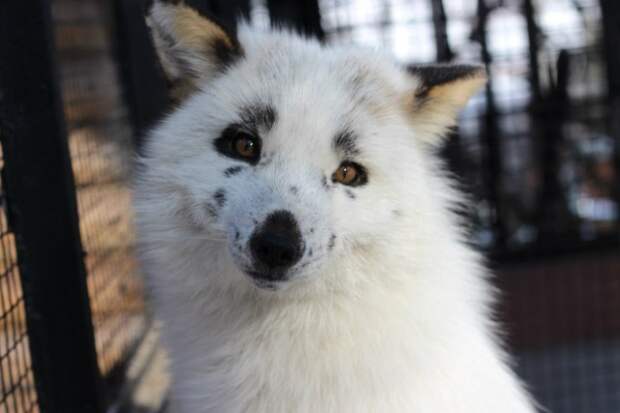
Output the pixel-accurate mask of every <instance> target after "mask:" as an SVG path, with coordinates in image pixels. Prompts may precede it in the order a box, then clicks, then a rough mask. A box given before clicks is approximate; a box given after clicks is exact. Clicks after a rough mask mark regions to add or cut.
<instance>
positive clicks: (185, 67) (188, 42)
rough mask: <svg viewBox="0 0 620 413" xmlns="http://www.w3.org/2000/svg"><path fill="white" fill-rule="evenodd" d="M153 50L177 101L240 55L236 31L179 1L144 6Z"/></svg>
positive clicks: (241, 52)
mask: <svg viewBox="0 0 620 413" xmlns="http://www.w3.org/2000/svg"><path fill="white" fill-rule="evenodd" d="M145 17H146V23H147V25H148V27H149V28H150V29H151V37H152V38H153V44H154V46H155V51H156V52H157V56H158V57H159V60H160V62H161V66H162V67H163V69H164V72H165V74H166V76H167V77H168V80H169V81H170V83H171V85H172V93H173V97H174V98H176V99H178V100H180V99H182V98H184V97H185V96H186V95H188V94H190V93H191V92H192V90H194V89H195V88H196V87H197V85H198V83H199V82H200V81H201V80H205V79H209V78H211V77H213V76H214V75H215V74H216V73H217V72H218V71H221V70H222V69H225V68H226V67H227V66H229V65H231V64H232V63H233V62H234V61H235V60H236V59H238V58H240V57H242V56H243V50H242V48H241V45H240V44H239V42H238V40H237V37H236V35H235V33H233V32H232V31H231V30H227V29H225V28H224V27H223V26H222V25H220V24H218V23H217V22H215V21H214V20H213V19H211V18H208V17H205V16H203V15H201V14H199V13H198V12H197V11H196V10H194V9H192V8H191V7H188V6H187V5H185V4H184V3H183V1H182V0H154V1H151V2H150V4H149V5H148V6H147V7H146V16H145Z"/></svg>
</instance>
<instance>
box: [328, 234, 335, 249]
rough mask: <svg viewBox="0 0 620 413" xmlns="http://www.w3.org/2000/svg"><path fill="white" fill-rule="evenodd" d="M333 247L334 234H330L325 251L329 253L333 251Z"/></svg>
mask: <svg viewBox="0 0 620 413" xmlns="http://www.w3.org/2000/svg"><path fill="white" fill-rule="evenodd" d="M334 245H336V234H332V236H331V237H329V242H328V243H327V249H328V250H330V251H331V250H333V249H334Z"/></svg>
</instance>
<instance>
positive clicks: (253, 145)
mask: <svg viewBox="0 0 620 413" xmlns="http://www.w3.org/2000/svg"><path fill="white" fill-rule="evenodd" d="M214 144H215V148H216V149H217V151H218V152H219V153H221V154H222V155H226V156H228V157H230V158H234V159H239V160H242V161H246V162H248V163H250V164H252V165H255V164H256V163H258V160H259V158H260V150H261V140H260V138H258V137H256V136H254V135H252V134H250V133H248V132H245V131H243V130H239V129H237V128H236V127H233V126H231V127H228V128H226V129H225V130H224V131H223V132H222V135H221V136H220V137H219V138H217V139H216V140H215V142H214Z"/></svg>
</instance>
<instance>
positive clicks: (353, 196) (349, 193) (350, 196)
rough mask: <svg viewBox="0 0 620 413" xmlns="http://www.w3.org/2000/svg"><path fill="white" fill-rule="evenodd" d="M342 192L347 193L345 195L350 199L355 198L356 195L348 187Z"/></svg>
mask: <svg viewBox="0 0 620 413" xmlns="http://www.w3.org/2000/svg"><path fill="white" fill-rule="evenodd" d="M344 193H345V194H347V196H348V197H349V198H351V199H355V198H357V196H356V195H355V194H354V193H353V191H351V190H350V189H346V190H345V191H344Z"/></svg>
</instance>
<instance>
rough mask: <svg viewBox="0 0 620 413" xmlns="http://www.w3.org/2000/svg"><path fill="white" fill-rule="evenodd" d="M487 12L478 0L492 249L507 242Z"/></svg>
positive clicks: (485, 176)
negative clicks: (483, 75)
mask: <svg viewBox="0 0 620 413" xmlns="http://www.w3.org/2000/svg"><path fill="white" fill-rule="evenodd" d="M490 13H491V9H490V8H489V6H488V5H487V3H486V1H485V0H478V11H477V15H478V16H477V20H478V22H477V27H476V28H475V30H474V32H473V33H472V37H473V38H474V40H477V41H478V42H479V43H480V53H481V57H482V62H483V63H484V65H485V67H486V70H487V73H489V80H488V81H487V84H486V88H485V97H486V111H485V114H484V121H485V122H484V131H483V133H482V140H483V144H484V146H485V148H486V154H485V155H486V156H485V161H486V162H485V164H486V168H483V176H482V179H483V182H484V185H485V187H486V192H487V199H488V200H489V204H490V205H491V207H492V208H493V209H494V210H493V213H492V215H491V223H490V224H491V227H492V229H493V232H494V235H495V245H494V248H495V249H497V250H503V249H504V248H505V245H506V228H505V225H504V221H503V218H504V214H503V205H502V200H501V189H500V188H501V185H502V182H501V176H502V159H501V149H500V142H499V135H500V134H499V126H498V124H497V117H498V113H497V105H496V102H495V95H494V93H493V77H492V76H491V65H492V63H493V58H492V56H491V52H490V51H489V46H488V41H487V21H488V17H489V14H490Z"/></svg>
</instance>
